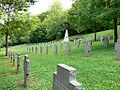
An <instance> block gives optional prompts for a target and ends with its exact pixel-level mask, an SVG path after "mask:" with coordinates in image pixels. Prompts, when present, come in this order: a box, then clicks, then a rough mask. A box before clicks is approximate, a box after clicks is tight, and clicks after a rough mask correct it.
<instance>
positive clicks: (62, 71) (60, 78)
mask: <svg viewBox="0 0 120 90" xmlns="http://www.w3.org/2000/svg"><path fill="white" fill-rule="evenodd" d="M53 90H82V84H81V83H78V82H77V81H76V69H75V68H72V67H69V66H67V65H64V64H58V65H57V72H54V74H53Z"/></svg>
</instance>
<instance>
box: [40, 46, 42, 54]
mask: <svg viewBox="0 0 120 90" xmlns="http://www.w3.org/2000/svg"><path fill="white" fill-rule="evenodd" d="M41 54H42V47H40V55H41Z"/></svg>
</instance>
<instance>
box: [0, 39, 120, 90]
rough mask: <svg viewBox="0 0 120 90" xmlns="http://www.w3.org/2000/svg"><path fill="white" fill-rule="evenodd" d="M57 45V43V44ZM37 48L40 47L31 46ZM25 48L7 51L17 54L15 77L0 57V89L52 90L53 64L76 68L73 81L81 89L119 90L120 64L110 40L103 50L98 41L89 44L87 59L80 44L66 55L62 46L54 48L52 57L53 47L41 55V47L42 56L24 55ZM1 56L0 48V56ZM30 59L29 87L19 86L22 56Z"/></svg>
mask: <svg viewBox="0 0 120 90" xmlns="http://www.w3.org/2000/svg"><path fill="white" fill-rule="evenodd" d="M57 44H58V45H59V46H60V43H59V42H57ZM34 46H37V47H39V46H40V45H34ZM26 47H28V46H25V45H22V46H16V47H11V48H10V50H12V51H14V52H16V53H18V52H20V53H21V66H20V73H19V74H16V67H13V66H12V64H11V63H10V61H9V60H8V59H7V57H4V56H1V58H0V68H1V69H0V90H52V79H53V72H55V71H56V66H57V64H60V63H62V64H67V65H69V66H72V67H74V68H76V69H77V81H78V82H81V83H82V86H83V88H84V89H85V90H120V62H119V61H117V60H116V59H115V57H116V53H115V51H114V47H113V41H112V40H111V41H110V44H109V47H108V48H104V44H103V43H101V42H93V46H92V51H91V53H90V56H89V57H85V56H84V52H83V44H81V45H80V47H79V48H76V47H75V45H74V44H73V42H72V43H71V54H70V55H66V45H65V44H64V47H63V49H60V48H59V49H58V54H57V55H55V54H54V50H53V48H52V49H50V50H49V54H48V55H46V54H45V46H44V45H42V47H44V48H43V54H42V55H40V54H39V52H38V53H37V54H36V53H27V52H26V51H27V49H26ZM29 47H31V46H29ZM0 54H1V55H3V49H2V51H1V53H0ZM25 54H28V55H29V56H30V67H31V68H30V86H29V87H28V88H26V89H25V88H24V87H23V85H22V84H23V78H24V77H23V76H24V75H23V57H24V55H25Z"/></svg>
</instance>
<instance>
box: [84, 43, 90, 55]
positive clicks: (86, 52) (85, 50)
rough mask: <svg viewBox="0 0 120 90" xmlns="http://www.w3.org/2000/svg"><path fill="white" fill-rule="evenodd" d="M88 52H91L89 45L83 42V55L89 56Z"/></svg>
mask: <svg viewBox="0 0 120 90" xmlns="http://www.w3.org/2000/svg"><path fill="white" fill-rule="evenodd" d="M90 51H91V47H90V44H89V43H88V42H85V45H84V53H85V56H89V54H90Z"/></svg>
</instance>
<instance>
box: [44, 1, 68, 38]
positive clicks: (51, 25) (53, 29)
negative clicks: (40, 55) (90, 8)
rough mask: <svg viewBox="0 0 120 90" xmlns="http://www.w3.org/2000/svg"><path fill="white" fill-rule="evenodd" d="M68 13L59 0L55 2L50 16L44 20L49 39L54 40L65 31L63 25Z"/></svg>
mask: <svg viewBox="0 0 120 90" xmlns="http://www.w3.org/2000/svg"><path fill="white" fill-rule="evenodd" d="M66 19H67V18H66V13H65V12H64V10H63V7H62V5H61V3H60V1H59V0H56V1H54V3H53V5H52V6H51V7H50V10H49V14H48V15H47V17H46V18H45V19H44V21H43V24H44V25H46V31H47V38H48V39H49V40H53V39H56V38H59V37H58V36H60V35H61V33H62V32H63V31H64V29H65V28H64V27H63V23H64V22H66Z"/></svg>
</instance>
